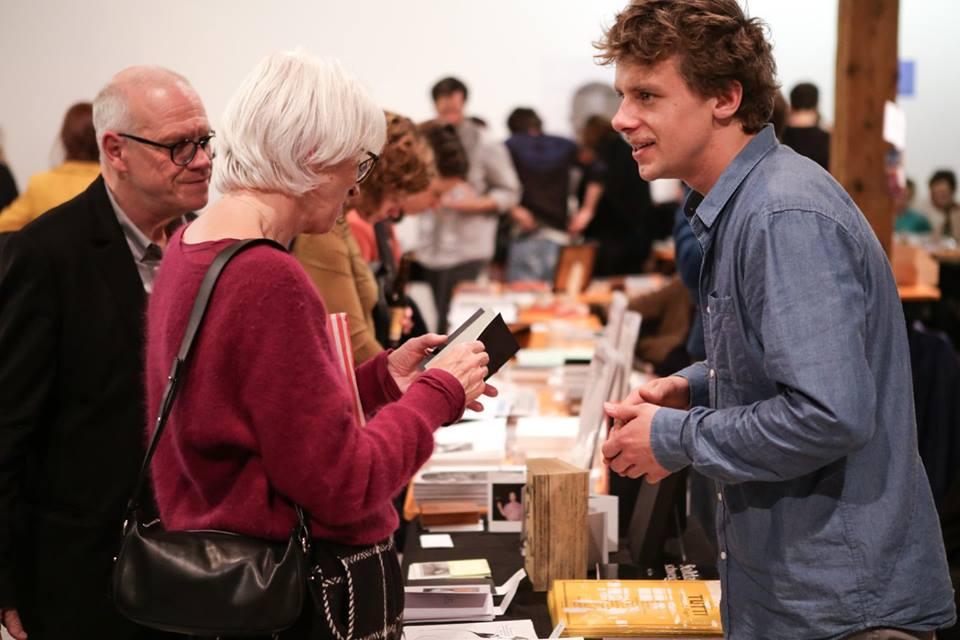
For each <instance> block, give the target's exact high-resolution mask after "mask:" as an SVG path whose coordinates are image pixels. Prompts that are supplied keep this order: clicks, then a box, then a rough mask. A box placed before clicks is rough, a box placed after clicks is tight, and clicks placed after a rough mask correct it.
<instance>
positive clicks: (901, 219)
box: [893, 178, 933, 234]
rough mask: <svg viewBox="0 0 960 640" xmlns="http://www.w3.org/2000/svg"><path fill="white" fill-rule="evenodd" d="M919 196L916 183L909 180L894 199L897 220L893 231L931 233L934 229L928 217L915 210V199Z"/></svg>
mask: <svg viewBox="0 0 960 640" xmlns="http://www.w3.org/2000/svg"><path fill="white" fill-rule="evenodd" d="M916 194H917V185H916V183H915V182H914V181H913V180H911V179H910V178H907V184H906V186H905V187H904V188H903V189H900V190H899V191H898V192H897V194H896V196H895V197H894V205H895V206H896V208H897V213H896V218H895V219H894V223H893V230H894V231H896V232H897V233H916V234H923V233H930V232H931V231H933V227H932V226H930V220H928V219H927V216H925V215H923V214H922V213H920V212H919V211H917V210H916V209H914V208H913V199H914V197H916Z"/></svg>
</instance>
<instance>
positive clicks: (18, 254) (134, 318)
mask: <svg viewBox="0 0 960 640" xmlns="http://www.w3.org/2000/svg"><path fill="white" fill-rule="evenodd" d="M145 302H146V300H145V293H144V290H143V284H142V282H141V280H140V277H139V274H138V272H137V268H136V264H135V263H134V260H133V255H132V254H131V252H130V249H129V247H128V246H127V243H126V240H125V238H124V235H123V232H122V230H121V227H120V225H119V223H118V222H117V219H116V216H115V214H114V211H113V208H112V207H111V205H110V201H109V200H108V197H107V191H106V187H105V185H104V182H103V178H102V177H101V178H98V179H97V180H96V181H95V182H93V183H92V184H91V185H90V187H89V188H88V189H87V190H86V191H84V192H83V193H81V194H80V195H78V196H77V197H76V198H74V199H73V200H70V201H69V202H66V203H65V204H63V205H61V206H59V207H57V208H55V209H52V210H51V211H49V212H48V213H46V214H44V215H43V216H41V217H40V218H38V219H37V220H35V221H34V222H32V223H30V224H29V225H27V226H26V227H24V228H23V229H22V230H21V231H19V232H17V233H14V234H11V235H10V236H9V237H8V238H7V239H6V242H5V243H4V244H3V246H2V247H0V606H3V605H7V606H10V605H13V606H16V607H18V608H19V609H20V612H21V617H24V618H25V619H24V624H25V626H26V628H27V631H28V633H29V634H30V637H31V638H32V639H34V640H37V639H40V638H47V637H49V638H66V637H77V636H75V634H76V633H77V632H80V633H81V635H83V634H84V631H85V630H86V632H88V633H92V632H93V631H94V630H96V633H97V634H98V637H105V638H127V637H140V636H139V635H138V632H137V630H136V629H135V628H134V627H133V626H132V625H130V624H128V623H127V622H125V621H124V620H122V619H120V617H119V615H118V614H116V613H115V612H114V609H113V606H112V604H111V602H110V593H109V586H110V571H111V565H112V562H111V560H112V557H113V555H114V554H115V553H116V548H117V543H118V542H119V538H120V526H121V522H122V520H123V513H124V505H125V502H126V500H127V498H128V497H129V495H130V493H131V491H132V489H133V484H134V482H135V480H136V476H137V471H138V467H139V465H140V462H141V459H142V457H143V452H144V427H145V424H146V417H145V415H144V391H143V381H142V378H143V351H144V330H143V318H144V309H145Z"/></svg>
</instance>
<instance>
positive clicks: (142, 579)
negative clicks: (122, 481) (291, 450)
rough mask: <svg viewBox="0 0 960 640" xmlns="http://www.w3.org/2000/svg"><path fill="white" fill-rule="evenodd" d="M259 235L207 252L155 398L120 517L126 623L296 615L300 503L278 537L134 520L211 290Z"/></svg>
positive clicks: (281, 619) (305, 542)
mask: <svg viewBox="0 0 960 640" xmlns="http://www.w3.org/2000/svg"><path fill="white" fill-rule="evenodd" d="M258 244H270V245H273V246H276V247H278V248H280V249H281V250H283V247H281V246H280V245H279V244H277V243H276V242H273V241H272V240H267V239H256V240H245V241H242V242H237V243H235V244H233V245H231V246H229V247H227V248H226V249H224V250H223V251H221V252H220V254H219V255H217V257H216V258H215V259H214V261H213V263H212V264H211V265H210V268H209V269H208V270H207V273H206V275H205V276H204V278H203V282H202V283H201V284H200V289H199V291H198V293H197V298H196V301H195V302H194V305H193V310H192V312H191V314H190V319H189V321H188V322H187V329H186V332H185V333H184V336H183V341H182V342H181V345H180V350H179V352H178V353H177V356H176V357H175V358H174V361H173V366H172V368H171V370H170V375H169V378H168V381H167V386H166V389H165V390H164V394H163V399H162V400H161V402H160V410H159V416H158V417H157V422H156V428H155V430H154V432H153V437H152V439H151V441H150V445H149V447H148V448H147V454H146V456H145V457H144V460H143V465H142V466H141V468H140V476H139V478H138V479H137V485H136V488H135V489H134V492H133V497H132V498H131V499H130V502H129V503H128V505H127V515H126V520H125V521H124V523H123V540H122V542H121V546H120V552H119V553H118V554H117V557H116V559H115V562H114V568H113V600H114V603H115V604H116V606H117V609H119V611H120V613H122V614H123V615H124V616H126V617H127V618H129V619H130V620H133V621H134V622H136V623H138V624H141V625H144V626H146V627H151V628H154V629H160V630H163V631H171V632H174V633H183V634H190V635H194V636H240V637H242V636H254V635H261V636H262V635H271V634H273V635H275V634H277V633H278V632H280V631H282V630H283V629H286V628H288V627H290V626H292V625H293V624H294V623H295V622H296V621H297V619H298V618H299V616H300V613H301V610H302V609H303V604H304V600H305V595H304V594H305V592H306V583H307V580H308V579H310V566H309V563H310V557H311V555H310V534H309V528H308V526H307V520H306V517H305V515H304V513H303V510H302V509H301V508H300V507H299V506H297V507H296V512H297V517H298V522H297V523H296V525H295V526H294V528H293V531H292V532H291V534H290V538H289V540H287V541H286V542H276V541H272V540H262V539H258V538H252V537H248V536H242V535H239V534H235V533H229V532H225V531H164V530H163V528H162V527H161V525H160V523H159V521H157V522H153V523H149V524H144V523H141V522H140V520H139V500H140V495H141V492H142V491H143V487H144V484H145V483H144V481H145V479H146V477H147V473H148V472H149V468H150V460H151V459H152V458H153V454H154V451H155V450H156V447H157V442H158V441H159V439H160V435H161V434H162V433H163V428H164V425H165V424H166V422H167V418H168V417H169V414H170V409H171V407H172V405H173V401H174V398H175V396H176V393H177V389H178V387H179V385H180V383H181V382H182V380H181V375H182V371H183V367H184V364H185V363H186V362H187V359H188V357H189V355H190V349H191V346H192V345H193V341H194V338H195V337H196V334H197V331H198V329H199V328H200V324H201V322H202V320H203V316H204V313H205V311H206V309H207V304H208V302H209V300H210V294H211V293H212V292H213V288H214V285H215V284H216V282H217V278H218V277H219V276H220V273H221V272H222V271H223V268H224V267H225V266H226V264H227V262H228V261H229V260H230V259H231V258H232V257H233V256H234V255H236V254H237V253H239V252H240V251H243V250H244V249H246V248H248V247H251V246H254V245H258Z"/></svg>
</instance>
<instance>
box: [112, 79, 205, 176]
mask: <svg viewBox="0 0 960 640" xmlns="http://www.w3.org/2000/svg"><path fill="white" fill-rule="evenodd" d="M170 84H175V85H180V86H181V88H183V89H185V90H188V91H189V92H191V93H196V92H195V91H194V90H193V87H192V86H191V85H190V82H189V81H188V80H187V79H186V78H184V77H183V76H182V75H180V74H179V73H177V72H175V71H170V70H169V69H165V68H163V67H156V66H137V67H129V68H127V69H124V70H123V71H121V72H120V73H118V74H117V75H115V76H113V78H111V79H110V82H108V83H107V85H106V86H105V87H104V88H103V89H101V90H100V93H98V94H97V97H95V98H94V99H93V128H94V129H95V130H96V132H97V146H98V147H99V148H100V155H101V157H103V134H104V133H105V132H107V131H121V132H123V131H126V132H129V131H134V130H136V128H137V127H138V126H139V125H140V124H141V123H139V122H137V120H136V118H135V117H134V115H133V113H131V111H130V96H131V95H132V94H134V93H136V92H137V91H143V90H144V89H146V88H147V87H151V86H157V85H170Z"/></svg>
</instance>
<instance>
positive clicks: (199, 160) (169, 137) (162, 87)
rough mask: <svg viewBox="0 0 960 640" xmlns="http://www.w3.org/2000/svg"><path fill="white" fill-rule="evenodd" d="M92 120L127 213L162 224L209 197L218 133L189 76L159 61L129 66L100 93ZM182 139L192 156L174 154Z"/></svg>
mask: <svg viewBox="0 0 960 640" xmlns="http://www.w3.org/2000/svg"><path fill="white" fill-rule="evenodd" d="M93 121H94V127H95V129H96V131H97V144H98V145H99V147H100V169H101V173H102V175H103V179H104V181H105V182H106V184H107V187H108V188H109V190H110V192H111V193H112V194H113V195H114V197H115V199H116V200H117V202H118V204H119V205H120V208H121V209H122V210H123V211H125V212H126V213H127V215H128V217H130V218H131V219H133V218H134V216H139V217H140V218H141V220H137V219H134V223H135V224H137V225H138V226H140V224H141V222H142V223H143V224H144V225H145V226H148V227H149V226H151V225H154V223H156V224H163V223H164V222H168V221H169V220H170V219H172V218H175V217H179V216H182V215H183V214H184V213H186V212H188V211H196V210H198V209H200V208H202V207H203V206H204V205H205V204H206V202H207V187H208V185H209V181H210V172H211V168H212V162H211V161H212V158H213V148H212V147H209V146H207V145H208V144H209V140H210V139H211V137H212V132H211V130H210V123H209V121H208V120H207V114H206V111H205V110H204V108H203V103H202V102H201V101H200V98H199V96H198V95H197V93H196V91H194V90H193V87H191V86H190V83H189V82H188V81H187V79H186V78H184V77H183V76H181V75H180V74H177V73H174V72H173V71H170V70H168V69H163V68H160V67H146V66H144V67H130V68H128V69H124V70H123V71H121V72H120V73H118V74H117V75H115V76H114V77H113V78H112V79H111V80H110V82H109V83H108V84H107V86H105V87H104V88H103V90H102V91H100V93H99V94H97V97H96V98H95V99H94V102H93ZM201 141H202V142H201ZM184 143H186V144H187V147H186V149H187V152H188V155H187V156H181V157H180V158H181V159H175V158H174V149H175V148H177V147H178V146H179V147H180V148H183V146H182V145H183V144H184ZM191 144H192V145H193V146H192V147H191V146H190V145H191ZM201 144H202V145H203V148H202V149H201ZM191 151H192V152H193V155H189V153H190V152H191ZM183 157H186V158H187V159H186V160H182V158H183ZM184 161H185V162H186V164H184Z"/></svg>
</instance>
